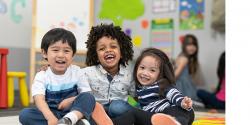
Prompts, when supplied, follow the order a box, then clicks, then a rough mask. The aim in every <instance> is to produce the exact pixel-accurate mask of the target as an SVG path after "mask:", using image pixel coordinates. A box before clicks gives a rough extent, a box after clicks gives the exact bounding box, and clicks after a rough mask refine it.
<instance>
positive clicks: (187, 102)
mask: <svg viewBox="0 0 250 125" xmlns="http://www.w3.org/2000/svg"><path fill="white" fill-rule="evenodd" d="M192 105H193V101H192V99H191V98H189V97H187V96H185V97H184V98H183V100H182V101H181V107H182V108H184V109H189V108H191V107H192Z"/></svg>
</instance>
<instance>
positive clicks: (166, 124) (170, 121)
mask: <svg viewBox="0 0 250 125" xmlns="http://www.w3.org/2000/svg"><path fill="white" fill-rule="evenodd" d="M151 122H152V125H181V124H180V123H179V122H178V121H176V120H175V119H174V118H173V117H171V116H170V115H166V114H163V113H157V114H154V115H153V116H152V118H151Z"/></svg>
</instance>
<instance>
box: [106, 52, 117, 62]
mask: <svg viewBox="0 0 250 125" xmlns="http://www.w3.org/2000/svg"><path fill="white" fill-rule="evenodd" d="M104 59H105V60H106V61H107V62H108V63H110V62H112V61H114V60H115V55H113V54H108V55H106V56H105V57H104Z"/></svg>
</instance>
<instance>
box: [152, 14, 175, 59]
mask: <svg viewBox="0 0 250 125" xmlns="http://www.w3.org/2000/svg"><path fill="white" fill-rule="evenodd" d="M151 46H152V47H155V48H158V49H160V50H162V51H164V52H165V53H166V54H167V55H168V56H169V57H170V58H171V57H172V53H173V48H174V21H173V19H172V18H159V19H153V20H152V23H151Z"/></svg>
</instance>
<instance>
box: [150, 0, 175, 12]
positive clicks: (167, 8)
mask: <svg viewBox="0 0 250 125" xmlns="http://www.w3.org/2000/svg"><path fill="white" fill-rule="evenodd" d="M175 10H176V0H153V4H152V11H153V13H163V12H172V11H175Z"/></svg>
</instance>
